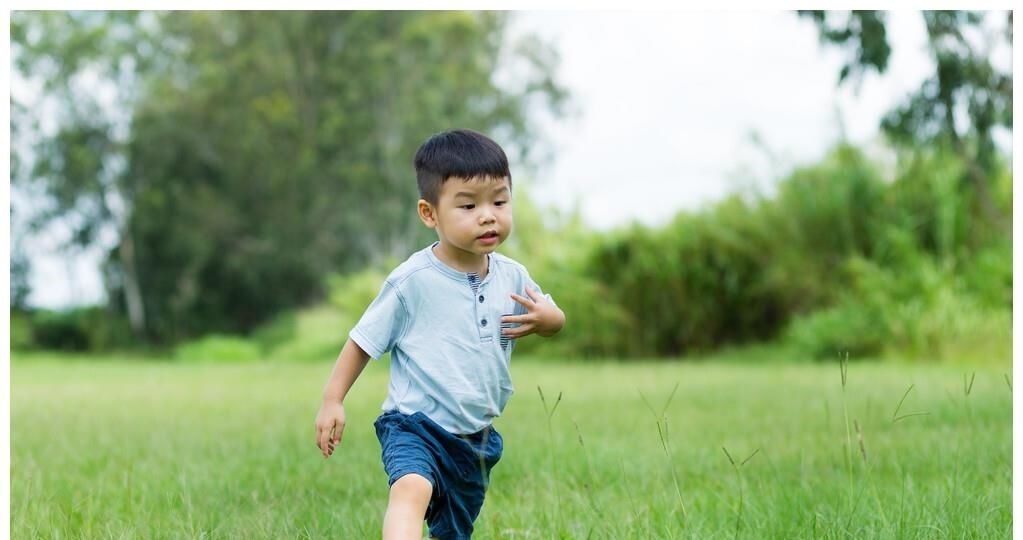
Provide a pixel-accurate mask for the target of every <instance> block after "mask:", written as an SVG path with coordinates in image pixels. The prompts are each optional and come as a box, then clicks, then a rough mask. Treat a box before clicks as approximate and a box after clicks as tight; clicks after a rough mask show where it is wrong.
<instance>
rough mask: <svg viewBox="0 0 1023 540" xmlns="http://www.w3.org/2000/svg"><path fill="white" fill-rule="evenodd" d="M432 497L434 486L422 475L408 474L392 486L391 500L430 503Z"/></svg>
mask: <svg viewBox="0 0 1023 540" xmlns="http://www.w3.org/2000/svg"><path fill="white" fill-rule="evenodd" d="M431 495H433V484H431V483H430V481H429V480H427V479H426V477H424V476H422V475H420V474H415V473H409V474H406V475H405V476H402V477H401V478H399V479H397V480H395V481H394V484H391V498H398V499H403V500H408V501H426V502H429V500H430V496H431Z"/></svg>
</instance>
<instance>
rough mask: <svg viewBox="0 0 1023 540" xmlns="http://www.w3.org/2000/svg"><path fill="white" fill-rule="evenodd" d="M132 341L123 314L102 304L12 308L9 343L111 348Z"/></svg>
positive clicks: (30, 346)
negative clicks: (18, 309) (47, 307)
mask: <svg viewBox="0 0 1023 540" xmlns="http://www.w3.org/2000/svg"><path fill="white" fill-rule="evenodd" d="M131 345H133V340H132V338H131V327H130V326H129V325H128V321H127V320H126V319H124V317H122V316H120V315H119V314H117V313H114V312H112V311H111V310H109V309H107V308H105V307H102V306H93V307H85V308H76V309H71V310H64V311H53V310H45V309H40V310H31V311H12V314H11V347H12V348H14V349H55V350H65V351H110V350H113V349H118V348H124V347H129V346H131Z"/></svg>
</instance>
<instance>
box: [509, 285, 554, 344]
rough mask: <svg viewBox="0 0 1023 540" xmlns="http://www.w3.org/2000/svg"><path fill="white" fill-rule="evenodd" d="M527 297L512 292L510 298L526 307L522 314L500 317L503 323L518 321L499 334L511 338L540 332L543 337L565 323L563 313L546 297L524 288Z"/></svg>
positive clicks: (549, 334) (551, 334)
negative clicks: (514, 325)
mask: <svg viewBox="0 0 1023 540" xmlns="http://www.w3.org/2000/svg"><path fill="white" fill-rule="evenodd" d="M526 294H527V295H529V298H526V297H523V296H519V295H517V294H514V293H513V294H512V295H511V297H512V300H515V301H516V302H518V303H520V304H522V306H523V307H525V308H526V313H525V314H524V315H505V316H504V317H501V322H504V323H519V326H518V327H516V328H505V329H504V330H502V331H501V335H503V336H507V337H509V338H511V339H518V338H521V337H525V336H528V335H530V334H540V335H541V336H543V337H549V336H553V335H554V334H557V333H558V330H561V327H562V326H564V325H565V313H564V312H562V311H561V310H560V309H558V306H555V305H554V304H552V303H551V302H550V301H548V300H547V298H546V297H545V296H543V295H541V294H540V293H538V292H536V291H534V290H532V289H529V288H528V287H527V288H526Z"/></svg>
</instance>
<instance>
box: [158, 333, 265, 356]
mask: <svg viewBox="0 0 1023 540" xmlns="http://www.w3.org/2000/svg"><path fill="white" fill-rule="evenodd" d="M261 356H262V355H261V353H260V350H259V347H257V346H256V345H255V344H254V343H252V342H251V341H249V340H247V339H244V338H239V337H236V336H225V335H218V334H210V335H207V336H203V337H202V338H200V339H196V340H193V341H187V342H185V343H182V344H181V345H178V346H177V347H175V349H174V359H175V360H181V361H187V362H208V361H215V362H251V361H254V360H259V359H260V358H261Z"/></svg>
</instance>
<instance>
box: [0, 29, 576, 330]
mask: <svg viewBox="0 0 1023 540" xmlns="http://www.w3.org/2000/svg"><path fill="white" fill-rule="evenodd" d="M506 18H507V16H506V15H504V14H500V13H489V12H479V13H476V12H472V13H469V12H397V11H387V12H316V13H311V12H274V13H264V12H185V13H181V12H179V13H168V14H153V13H141V14H119V13H102V14H92V13H90V14H86V15H83V14H76V13H64V14H36V13H31V14H25V13H20V14H18V15H17V17H14V18H13V19H12V27H13V26H15V25H19V29H18V31H17V32H15V31H12V40H13V41H15V42H16V43H19V47H20V50H19V51H17V54H16V57H18V61H19V63H18V64H17V65H19V66H21V69H23V71H22V72H23V73H25V74H28V73H38V71H34V68H36V67H39V66H44V65H47V64H51V63H56V64H60V65H65V66H66V65H67V64H69V63H72V64H73V62H74V61H75V60H74V59H75V56H74V54H70V53H68V52H67V49H68V48H70V45H64V46H60V47H57V46H53V44H52V43H48V42H47V40H48V39H49V38H47V37H43V36H49V33H50V31H49V30H47V31H43V30H40V28H49V29H50V30H53V29H59V30H62V31H63V34H60V35H62V36H76V35H78V34H85V35H84V36H81V37H80V39H82V40H85V41H86V42H87V43H89V44H95V46H94V47H93V49H94V51H95V53H94V54H92V55H91V56H89V57H88V58H89V60H90V61H89V62H79V64H77V67H64V68H62V70H59V71H58V72H57V73H56V74H49V75H52V77H50V78H52V79H55V80H58V81H60V80H63V81H64V82H67V81H69V80H72V79H74V78H75V77H77V76H81V75H82V74H83V73H87V72H88V71H89V70H90V69H96V68H94V67H90V66H94V65H101V66H112V67H111V68H110V69H108V70H106V71H105V72H104V73H107V74H108V75H112V77H110V78H109V80H119V79H124V80H127V81H129V82H130V84H129V85H128V86H129V87H130V88H131V92H130V93H125V95H123V96H122V99H121V101H120V104H121V106H122V107H125V108H126V112H125V115H126V119H119V118H116V117H115V118H111V117H110V115H104V114H102V111H95V114H86V115H78V116H77V117H73V118H70V119H69V121H68V122H67V123H65V124H62V126H61V130H60V131H59V132H58V133H57V135H56V136H54V137H47V138H46V139H45V142H44V144H41V145H40V146H39V148H40V150H39V158H38V163H41V164H42V166H40V167H38V168H37V174H36V175H34V176H33V178H32V180H33V181H37V182H40V181H42V182H46V183H47V185H48V186H50V188H51V189H50V192H51V194H52V195H53V196H55V197H59V196H61V194H66V197H67V201H68V203H67V204H64V205H63V206H62V211H60V212H57V213H56V214H55V216H56V217H59V218H61V219H69V218H70V216H71V214H72V210H68V209H72V208H74V209H78V208H82V207H87V208H94V207H95V206H96V205H95V204H93V203H90V201H91V200H93V199H95V198H101V199H102V198H103V197H102V195H110V194H113V195H114V196H112V197H107V199H110V200H114V201H116V204H113V203H111V204H109V205H108V206H109V207H110V210H114V209H119V210H120V211H121V213H120V214H116V213H115V212H113V211H111V212H109V213H108V214H103V213H102V212H99V213H94V214H90V215H89V219H83V220H82V221H81V222H82V223H83V224H85V225H88V226H90V227H92V229H91V230H95V228H96V227H100V226H102V225H103V224H107V223H116V224H118V225H119V227H118V241H119V245H118V246H117V248H115V250H114V251H113V252H112V253H111V257H110V259H109V260H108V262H107V264H106V266H105V268H104V272H105V276H106V281H107V284H108V287H109V288H110V295H109V296H110V298H111V299H113V300H114V301H116V302H118V303H119V304H122V303H123V304H122V305H125V306H126V307H127V309H128V311H129V312H131V298H132V297H133V293H132V291H131V290H130V289H131V287H132V286H133V285H132V284H134V286H135V287H137V292H138V294H137V297H138V301H139V303H140V304H141V306H143V307H144V309H143V311H144V313H145V329H146V332H147V334H148V335H149V336H151V337H153V338H156V339H177V338H180V337H184V336H188V335H194V334H197V333H201V332H206V331H211V330H220V331H245V330H248V329H251V328H253V327H254V326H256V325H258V324H259V323H260V322H262V321H265V320H266V319H267V318H268V317H270V316H272V315H273V314H274V313H276V312H278V311H280V310H282V309H285V308H288V307H292V306H295V305H299V304H302V303H305V302H308V301H311V300H315V299H318V298H321V297H322V295H323V293H324V291H323V285H322V277H323V276H324V275H326V274H327V273H328V272H331V271H346V270H351V269H354V268H358V267H361V266H363V265H365V264H367V263H369V262H373V261H376V260H379V259H382V258H387V257H394V256H402V255H404V254H407V253H408V251H409V250H410V248H411V246H414V245H418V244H420V243H421V242H423V241H425V240H426V239H427V232H426V231H425V230H423V228H422V227H421V226H420V225H419V224H418V223H417V220H416V218H415V214H414V212H413V211H412V210H411V208H412V205H413V203H414V201H415V199H416V198H417V194H416V190H415V182H414V174H413V171H412V167H411V157H412V155H413V153H414V151H415V148H416V147H417V146H418V144H419V143H421V142H422V141H423V140H424V139H425V138H426V137H428V136H429V135H431V134H433V133H435V132H437V131H440V130H442V129H446V128H448V127H453V126H465V127H471V128H475V129H479V130H481V131H485V132H488V133H491V134H493V135H494V136H495V137H496V138H498V140H500V141H501V142H502V143H504V145H505V146H506V148H508V149H509V153H510V154H512V156H515V157H518V158H520V159H521V160H522V161H524V162H527V163H528V162H530V161H531V159H532V156H531V152H530V149H531V147H532V146H533V145H534V144H535V142H536V136H537V133H536V131H537V130H536V128H535V127H534V126H533V125H532V124H531V123H530V122H529V120H528V117H527V116H526V108H527V107H528V106H533V104H535V103H537V102H539V104H540V105H542V106H546V107H548V108H549V109H551V110H552V111H554V113H555V114H557V113H558V112H560V110H561V107H562V104H563V103H564V100H565V97H566V96H565V92H564V90H563V89H562V88H561V87H560V86H559V85H558V84H557V82H556V81H555V80H554V79H553V75H552V74H553V68H554V66H555V65H556V60H557V57H556V56H555V55H554V53H553V51H551V50H550V48H549V47H547V46H546V45H544V44H543V43H540V42H539V41H537V40H536V39H535V38H527V39H526V40H524V41H522V42H520V43H518V44H517V46H516V47H514V48H509V47H508V44H507V40H506V39H505V32H504V28H505V25H506ZM129 20H130V21H132V22H126V21H129ZM93 22H95V25H92V23H93ZM95 34H100V35H102V36H103V37H102V38H95V39H94V40H93V41H88V40H86V39H85V38H87V37H89V36H93V35H95ZM124 36H128V37H124ZM122 40H123V41H124V43H126V44H129V45H130V47H120V44H121V42H122ZM66 41H67V42H72V41H74V39H73V38H71V37H68V38H66ZM84 50H88V47H86V48H85V49H84ZM499 66H509V67H510V68H513V69H514V71H515V73H516V77H514V80H513V81H512V83H510V84H502V85H498V84H497V83H496V82H495V72H496V71H497V69H498V67H499ZM56 87H60V84H57V85H56ZM54 95H55V96H56V97H58V98H61V99H60V101H62V102H73V103H74V105H73V106H74V107H82V106H83V105H82V103H87V102H88V100H87V99H84V97H87V96H82V95H81V92H73V93H70V94H67V95H63V94H60V93H59V92H54ZM119 120H120V121H122V123H120V124H119V123H118V121H119ZM122 132H123V135H124V136H123V137H118V135H119V134H122ZM97 183H102V184H103V186H99V187H97V186H96V185H95V184H97ZM97 194H102V195H97ZM76 211H80V210H76ZM118 218H120V219H118ZM90 240H91V238H89V237H84V238H83V242H84V243H88V241H90ZM133 320H134V319H133Z"/></svg>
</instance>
